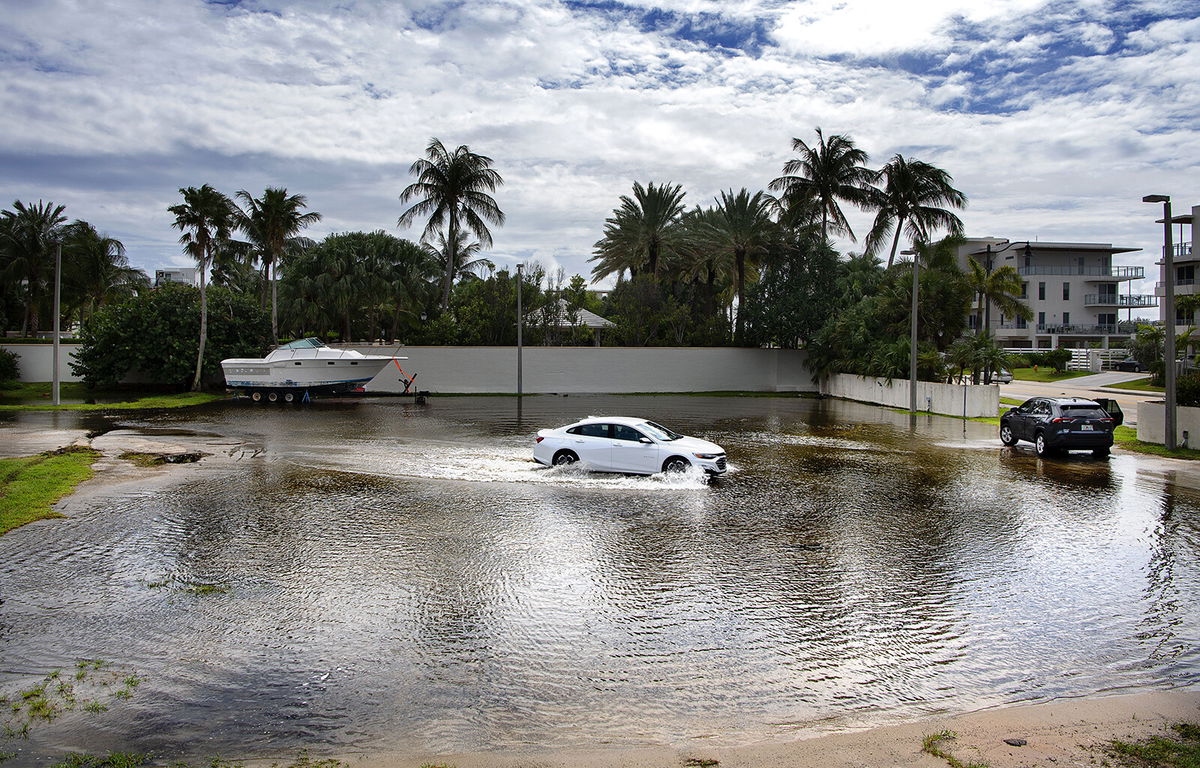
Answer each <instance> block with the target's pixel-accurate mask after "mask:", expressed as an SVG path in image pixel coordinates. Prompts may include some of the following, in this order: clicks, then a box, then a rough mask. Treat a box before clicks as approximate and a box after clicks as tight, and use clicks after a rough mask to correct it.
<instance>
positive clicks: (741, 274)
mask: <svg viewBox="0 0 1200 768" xmlns="http://www.w3.org/2000/svg"><path fill="white" fill-rule="evenodd" d="M734 264H735V266H736V268H737V301H738V308H737V325H735V326H734V331H733V343H734V345H735V346H739V347H740V346H741V345H742V343H743V342H744V339H743V335H744V331H745V328H746V254H745V253H743V252H741V251H738V252H737V253H736V254H734Z"/></svg>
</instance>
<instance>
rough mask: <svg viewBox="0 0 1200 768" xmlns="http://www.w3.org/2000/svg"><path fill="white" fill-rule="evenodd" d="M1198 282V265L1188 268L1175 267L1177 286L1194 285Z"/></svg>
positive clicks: (1188, 266) (1190, 265)
mask: <svg viewBox="0 0 1200 768" xmlns="http://www.w3.org/2000/svg"><path fill="white" fill-rule="evenodd" d="M1195 282H1196V265H1195V264H1189V265H1187V266H1186V267H1175V284H1176V285H1192V284H1193V283H1195Z"/></svg>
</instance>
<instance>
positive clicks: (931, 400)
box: [822, 373, 1000, 417]
mask: <svg viewBox="0 0 1200 768" xmlns="http://www.w3.org/2000/svg"><path fill="white" fill-rule="evenodd" d="M908 384H909V382H908V379H892V380H890V381H889V380H888V379H875V378H867V377H865V376H855V375H852V374H848V373H839V374H837V375H835V376H830V377H829V380H828V381H827V382H826V383H825V387H824V389H823V390H822V393H823V394H826V395H830V396H832V397H841V398H845V399H847V400H858V401H861V402H864V403H879V404H880V405H887V406H891V407H893V408H904V409H907V408H908V403H909V401H908ZM964 394H965V395H966V404H965V411H966V413H965V415H966V416H967V417H975V416H995V415H996V414H997V413H998V412H999V410H1000V387H999V386H997V385H995V384H974V385H972V384H968V385H966V386H961V385H958V384H937V383H934V382H932V381H918V382H917V410H919V411H930V412H932V413H941V414H945V415H947V416H963V415H964V402H963V396H964Z"/></svg>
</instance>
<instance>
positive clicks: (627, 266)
mask: <svg viewBox="0 0 1200 768" xmlns="http://www.w3.org/2000/svg"><path fill="white" fill-rule="evenodd" d="M684 194H685V193H684V191H683V187H682V185H680V184H659V185H657V186H656V185H655V184H654V182H650V183H648V184H647V185H646V186H644V187H643V186H642V185H641V184H640V183H638V182H636V181H635V182H634V183H633V197H632V198H631V197H629V196H628V195H621V205H620V206H619V207H618V208H616V209H615V210H614V211H613V215H612V216H611V217H610V218H608V219H606V220H605V226H604V237H603V238H601V239H600V240H599V241H597V242H596V244H595V245H594V246H593V248H595V255H594V256H592V258H591V259H589V261H598V262H599V263H598V264H597V265H596V266H595V267H594V268H593V269H592V279H593V280H600V279H602V278H604V277H607V276H608V275H611V274H620V273H621V272H622V271H624V270H628V271H629V274H630V277H633V276H635V275H638V274H641V273H642V272H645V273H646V274H649V275H657V274H658V269H659V265H660V263H661V260H662V257H663V256H664V255H666V254H669V253H672V252H673V251H674V249H675V247H676V246H677V245H678V237H679V235H680V228H679V223H680V217H681V216H683V211H684V207H683V197H684Z"/></svg>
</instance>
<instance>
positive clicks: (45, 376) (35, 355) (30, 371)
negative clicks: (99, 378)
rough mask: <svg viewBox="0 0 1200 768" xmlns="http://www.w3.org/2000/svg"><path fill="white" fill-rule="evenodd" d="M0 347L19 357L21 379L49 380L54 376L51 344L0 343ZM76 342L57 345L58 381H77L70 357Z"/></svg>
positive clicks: (73, 353) (75, 348)
mask: <svg viewBox="0 0 1200 768" xmlns="http://www.w3.org/2000/svg"><path fill="white" fill-rule="evenodd" d="M0 348H3V349H7V350H8V351H10V352H12V353H14V354H16V356H17V357H18V358H19V360H18V361H17V364H18V365H19V366H20V371H21V376H20V380H21V381H51V380H52V379H53V378H54V345H53V344H0ZM77 349H79V345H78V344H74V343H71V344H68V343H66V342H63V343H61V344H59V345H58V375H59V377H60V381H79V377H78V376H76V375H75V374H73V373H71V365H70V363H71V359H72V357H73V356H74V355H75V350H77Z"/></svg>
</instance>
